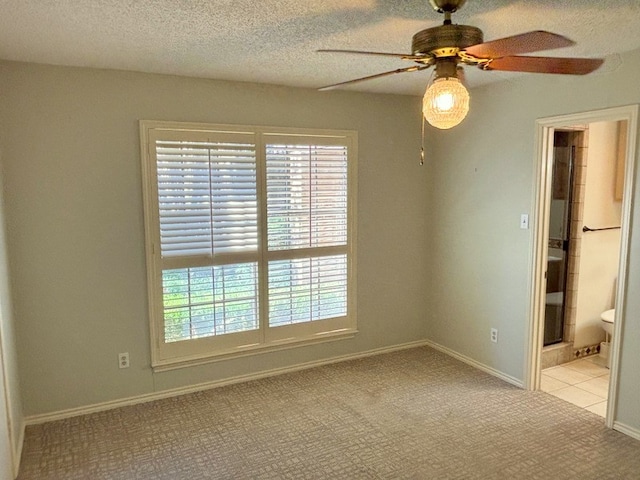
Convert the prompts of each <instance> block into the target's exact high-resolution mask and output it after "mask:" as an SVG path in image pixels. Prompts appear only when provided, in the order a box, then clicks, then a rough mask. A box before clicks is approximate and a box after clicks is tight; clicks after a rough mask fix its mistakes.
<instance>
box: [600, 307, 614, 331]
mask: <svg viewBox="0 0 640 480" xmlns="http://www.w3.org/2000/svg"><path fill="white" fill-rule="evenodd" d="M615 315H616V309H615V308H612V309H611V310H607V311H606V312H602V314H601V315H600V318H601V319H602V328H604V331H605V332H607V334H608V335H609V336H612V335H613V319H614V317H615Z"/></svg>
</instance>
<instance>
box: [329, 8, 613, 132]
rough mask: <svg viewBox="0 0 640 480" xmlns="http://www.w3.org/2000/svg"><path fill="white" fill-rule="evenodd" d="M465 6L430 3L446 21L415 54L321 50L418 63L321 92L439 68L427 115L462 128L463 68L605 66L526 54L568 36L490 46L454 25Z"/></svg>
mask: <svg viewBox="0 0 640 480" xmlns="http://www.w3.org/2000/svg"><path fill="white" fill-rule="evenodd" d="M465 2H466V0H429V3H430V4H431V6H432V7H433V8H434V10H436V11H437V12H439V13H442V14H444V23H443V24H442V25H440V26H438V27H433V28H427V29H425V30H421V31H419V32H418V33H416V34H415V35H414V36H413V40H412V42H411V53H409V54H404V53H385V52H368V51H361V50H333V49H325V50H318V52H330V53H352V54H358V55H378V56H389V57H396V58H400V59H402V60H409V61H413V62H415V64H416V65H412V66H410V67H405V68H399V69H397V70H391V71H388V72H383V73H377V74H375V75H369V76H367V77H362V78H356V79H354V80H348V81H346V82H340V83H336V84H333V85H327V86H325V87H322V88H320V90H330V89H333V88H336V87H340V86H343V85H349V84H352V83H357V82H362V81H365V80H372V79H374V78H380V77H385V76H387V75H394V74H396V73H405V72H417V71H420V70H425V69H427V68H429V67H431V66H435V73H434V75H433V80H432V81H431V82H430V84H429V85H428V87H427V90H426V92H425V96H424V101H423V114H424V118H425V119H426V120H427V121H428V122H429V123H430V124H431V125H433V126H435V127H437V128H442V129H446V128H451V127H454V126H456V125H458V124H459V123H460V122H461V121H462V120H463V119H464V118H465V116H466V115H467V112H468V110H469V92H468V91H467V89H466V88H465V87H464V85H463V83H462V80H463V78H462V76H463V73H464V72H463V69H462V67H461V66H460V65H461V64H464V65H475V66H478V67H479V68H480V69H481V70H502V71H509V72H532V73H556V74H565V75H566V74H568V75H585V74H587V73H591V72H593V71H594V70H596V69H597V68H598V67H600V65H602V63H603V62H604V60H603V59H600V58H567V57H533V56H523V55H521V54H526V53H532V52H539V51H543V50H551V49H554V48H562V47H569V46H571V45H574V44H575V42H573V41H572V40H570V39H568V38H566V37H563V36H562V35H558V34H555V33H550V32H546V31H543V30H537V31H533V32H527V33H522V34H520V35H514V36H512V37H505V38H500V39H498V40H492V41H489V42H484V41H483V34H482V30H480V29H479V28H477V27H472V26H469V25H455V24H452V23H451V14H452V13H454V12H456V11H457V10H459V9H460V8H461V7H462V6H463V5H464V4H465Z"/></svg>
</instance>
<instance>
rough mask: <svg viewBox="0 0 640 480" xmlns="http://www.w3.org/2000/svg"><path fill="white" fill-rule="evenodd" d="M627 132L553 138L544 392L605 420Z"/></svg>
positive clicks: (618, 128)
mask: <svg viewBox="0 0 640 480" xmlns="http://www.w3.org/2000/svg"><path fill="white" fill-rule="evenodd" d="M626 134H627V125H626V122H624V121H619V122H595V123H590V124H588V125H580V126H575V127H571V128H563V129H558V130H556V131H555V132H554V144H553V174H552V186H551V201H550V219H549V239H548V242H549V243H548V264H547V285H546V292H547V293H546V301H545V320H544V340H543V341H544V346H543V348H542V357H541V358H542V383H541V389H542V390H543V391H546V392H548V393H550V394H552V395H555V396H557V397H559V398H562V399H564V400H567V401H569V402H571V403H574V404H575V405H578V406H580V407H582V408H585V409H587V410H589V411H591V412H593V413H596V414H598V415H600V416H602V417H604V416H605V415H606V404H607V398H608V383H609V366H610V353H611V349H610V345H611V338H612V333H613V322H614V316H615V313H614V312H615V295H616V281H617V277H618V268H619V258H620V232H621V220H622V199H623V193H624V192H623V189H624V172H625V168H624V166H625V165H624V164H625V157H626V151H625V148H626Z"/></svg>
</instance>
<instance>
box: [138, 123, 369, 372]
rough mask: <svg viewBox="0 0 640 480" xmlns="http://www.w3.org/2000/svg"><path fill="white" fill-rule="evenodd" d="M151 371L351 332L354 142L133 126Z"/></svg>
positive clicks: (328, 136)
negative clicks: (137, 130)
mask: <svg viewBox="0 0 640 480" xmlns="http://www.w3.org/2000/svg"><path fill="white" fill-rule="evenodd" d="M141 136H142V153H143V174H144V175H143V178H144V187H145V189H144V196H145V230H146V239H147V262H148V279H149V282H148V283H149V302H150V303H149V305H150V308H149V312H150V313H149V315H150V325H151V336H152V348H151V351H152V364H153V366H154V368H160V369H162V368H171V367H170V365H173V364H176V363H188V362H192V361H199V359H203V358H208V357H211V356H216V355H229V354H234V353H236V352H237V353H242V352H245V351H246V350H253V349H259V348H263V347H274V346H278V345H286V344H289V343H294V342H300V341H310V340H314V339H316V338H326V337H327V336H336V337H337V338H339V337H340V336H344V335H353V333H355V303H354V292H355V255H354V252H353V249H354V245H353V243H352V242H353V240H352V239H353V238H354V235H355V232H354V228H355V215H354V205H355V196H356V192H355V148H356V147H355V144H356V140H355V133H354V132H331V131H323V132H321V133H319V134H316V133H314V132H309V131H300V130H294V129H274V131H271V130H269V131H267V130H265V129H258V128H248V127H247V128H245V127H231V126H221V125H220V126H214V125H202V124H180V123H168V122H141Z"/></svg>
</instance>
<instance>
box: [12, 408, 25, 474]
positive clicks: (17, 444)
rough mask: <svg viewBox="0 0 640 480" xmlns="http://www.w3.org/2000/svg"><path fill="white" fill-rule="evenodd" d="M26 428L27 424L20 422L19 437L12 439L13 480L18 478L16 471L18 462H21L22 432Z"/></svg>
mask: <svg viewBox="0 0 640 480" xmlns="http://www.w3.org/2000/svg"><path fill="white" fill-rule="evenodd" d="M26 428H27V424H26V423H25V421H24V419H22V420H21V422H20V430H19V432H20V433H19V437H18V438H17V439H14V445H12V447H13V448H12V449H11V453H12V454H13V478H17V477H18V471H19V470H20V461H21V460H22V447H23V446H24V432H25V430H26Z"/></svg>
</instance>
